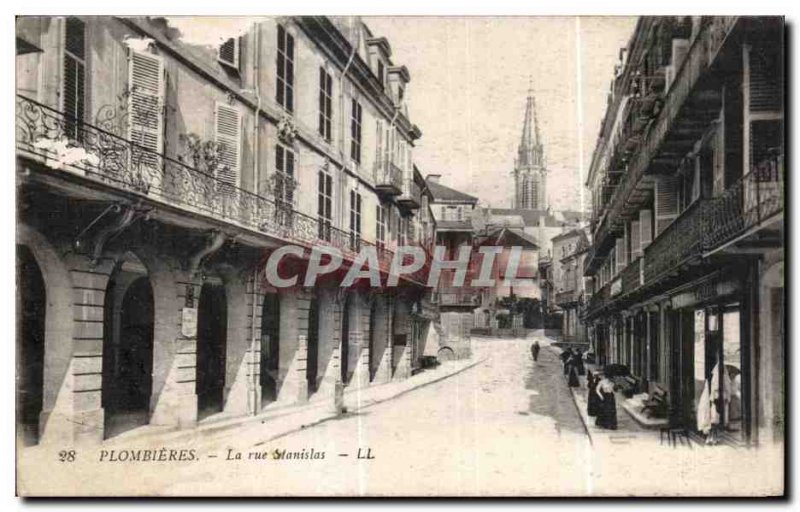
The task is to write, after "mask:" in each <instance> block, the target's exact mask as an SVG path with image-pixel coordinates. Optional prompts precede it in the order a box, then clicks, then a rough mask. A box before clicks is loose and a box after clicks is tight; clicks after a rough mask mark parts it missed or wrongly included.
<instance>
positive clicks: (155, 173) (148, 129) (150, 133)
mask: <svg viewBox="0 0 800 512" xmlns="http://www.w3.org/2000/svg"><path fill="white" fill-rule="evenodd" d="M128 60H129V76H130V82H129V85H130V100H129V103H128V126H129V131H130V139H131V141H132V142H134V143H135V144H137V145H138V146H139V147H135V148H133V149H132V153H133V155H132V157H134V161H135V162H136V163H137V165H143V166H146V167H148V168H149V169H147V170H145V173H144V174H145V176H147V177H148V179H149V181H150V185H151V190H152V186H154V187H155V188H156V189H157V188H158V187H159V185H160V182H161V179H160V177H161V169H160V162H161V159H160V158H159V157H158V154H161V153H162V152H163V150H164V62H163V61H162V60H161V57H159V56H158V55H153V54H150V53H144V52H138V51H135V50H130V54H129V59H128Z"/></svg>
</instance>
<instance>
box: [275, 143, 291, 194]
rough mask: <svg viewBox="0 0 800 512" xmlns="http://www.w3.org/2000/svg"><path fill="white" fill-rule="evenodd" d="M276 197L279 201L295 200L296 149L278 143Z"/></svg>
mask: <svg viewBox="0 0 800 512" xmlns="http://www.w3.org/2000/svg"><path fill="white" fill-rule="evenodd" d="M275 172H276V173H277V174H278V176H277V178H276V180H275V198H276V199H277V200H278V201H279V202H283V203H288V204H292V203H293V202H294V151H292V150H291V149H289V148H287V147H285V146H283V145H281V144H278V145H276V146H275Z"/></svg>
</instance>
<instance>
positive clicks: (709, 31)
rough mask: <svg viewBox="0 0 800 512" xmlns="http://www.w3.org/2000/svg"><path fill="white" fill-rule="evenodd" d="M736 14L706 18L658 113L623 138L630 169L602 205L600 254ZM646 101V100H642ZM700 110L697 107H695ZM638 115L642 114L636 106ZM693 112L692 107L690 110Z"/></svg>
mask: <svg viewBox="0 0 800 512" xmlns="http://www.w3.org/2000/svg"><path fill="white" fill-rule="evenodd" d="M737 20H738V18H737V17H724V16H714V17H708V18H704V23H703V26H702V28H701V32H700V33H699V34H698V36H697V37H696V38H695V40H694V41H693V42H692V45H691V47H690V48H689V52H688V54H687V56H686V57H685V58H684V59H683V61H682V64H681V66H680V68H679V69H678V70H677V74H676V76H675V79H674V80H673V82H672V85H671V87H670V89H669V91H667V93H666V95H665V96H664V98H663V107H662V108H660V109H659V110H658V112H657V115H656V113H655V112H651V113H650V114H648V115H651V116H655V117H653V118H652V119H651V120H647V122H648V123H649V127H648V128H647V129H646V130H644V131H642V132H641V133H640V134H638V135H637V134H635V133H634V132H632V134H633V137H631V138H625V137H621V138H620V141H619V142H620V143H621V144H622V145H623V148H622V149H623V150H625V149H626V148H625V147H624V146H627V150H626V152H628V153H629V157H627V159H626V160H627V162H628V163H627V171H626V172H625V173H624V175H623V176H622V179H621V181H620V182H619V184H618V185H617V186H616V187H615V189H614V192H613V193H612V195H611V198H610V199H609V200H608V201H607V202H606V203H605V205H604V206H603V207H601V208H600V209H599V211H600V212H601V215H602V212H605V216H604V218H603V221H602V224H601V225H600V226H599V227H598V230H597V231H596V232H595V234H594V243H595V244H598V245H599V246H600V247H602V249H603V250H601V251H600V252H601V253H602V254H598V256H600V257H602V256H604V255H605V252H606V250H609V249H610V247H611V246H610V245H608V244H606V243H605V238H607V237H609V236H614V235H615V234H616V232H617V231H618V226H619V223H620V219H621V216H622V214H623V210H624V209H625V208H626V204H627V202H628V201H629V199H630V197H631V195H632V194H633V191H634V189H635V188H636V187H637V185H638V184H639V181H640V180H641V178H642V176H643V175H644V174H645V173H646V172H647V169H648V167H649V166H650V164H651V160H652V159H653V157H654V156H656V155H657V153H658V150H659V148H660V147H661V146H662V145H663V144H662V143H663V142H664V141H665V140H666V139H667V138H668V136H669V135H670V130H671V128H672V127H673V126H674V125H675V121H676V120H677V117H678V116H679V115H686V114H684V113H683V112H684V110H685V109H682V107H683V106H684V104H685V102H686V101H687V99H688V98H689V97H690V95H691V94H692V91H693V90H694V89H695V85H696V84H697V83H698V80H700V78H701V76H702V75H703V73H704V72H705V71H706V70H707V69H708V68H709V67H710V66H711V65H712V64H713V63H714V60H715V58H716V57H717V54H718V53H719V50H720V49H721V48H722V46H723V44H724V42H725V41H726V40H727V37H728V34H730V33H731V31H732V30H733V28H734V26H735V25H736V22H737ZM642 105H646V103H642ZM695 110H698V109H695ZM636 115H639V112H638V110H637V112H636ZM689 115H691V111H689ZM587 260H588V261H589V267H587V270H589V271H591V270H593V269H594V267H593V265H594V263H593V261H594V260H593V259H587Z"/></svg>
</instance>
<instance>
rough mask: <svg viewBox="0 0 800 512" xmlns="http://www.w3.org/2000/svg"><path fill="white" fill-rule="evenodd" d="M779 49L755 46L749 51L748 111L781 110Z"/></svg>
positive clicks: (781, 83)
mask: <svg viewBox="0 0 800 512" xmlns="http://www.w3.org/2000/svg"><path fill="white" fill-rule="evenodd" d="M780 53H781V52H780V51H779V50H777V51H776V50H774V49H773V50H769V49H766V48H758V47H755V48H754V49H753V50H751V51H750V55H749V61H750V66H749V67H750V111H751V112H780V111H782V110H783V82H782V80H781V75H782V74H783V73H782V66H781V55H780Z"/></svg>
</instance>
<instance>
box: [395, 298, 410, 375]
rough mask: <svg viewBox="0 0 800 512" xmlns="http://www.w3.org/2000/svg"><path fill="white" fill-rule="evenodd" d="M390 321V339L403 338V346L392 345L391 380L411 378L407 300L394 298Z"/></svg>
mask: <svg viewBox="0 0 800 512" xmlns="http://www.w3.org/2000/svg"><path fill="white" fill-rule="evenodd" d="M393 302H394V307H393V308H392V310H393V313H392V314H393V317H394V318H393V321H392V338H394V336H395V335H397V336H405V340H406V343H405V345H394V344H392V364H393V372H392V380H395V381H396V380H405V379H407V378H409V377H410V376H411V346H410V343H411V322H410V321H411V317H410V316H409V309H410V308H409V303H408V299H406V298H403V297H395V299H394V301H393Z"/></svg>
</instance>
